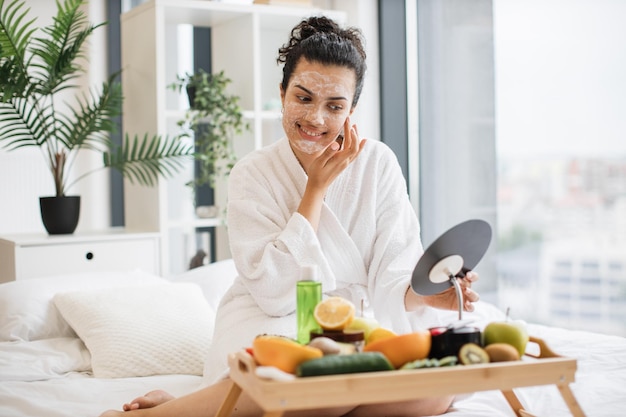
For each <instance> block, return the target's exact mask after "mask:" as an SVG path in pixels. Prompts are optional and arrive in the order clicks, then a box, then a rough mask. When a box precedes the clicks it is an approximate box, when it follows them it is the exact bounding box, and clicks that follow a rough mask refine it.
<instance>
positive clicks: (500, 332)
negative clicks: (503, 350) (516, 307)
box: [483, 320, 528, 357]
mask: <svg viewBox="0 0 626 417" xmlns="http://www.w3.org/2000/svg"><path fill="white" fill-rule="evenodd" d="M492 343H508V344H509V345H511V346H513V347H514V348H515V349H517V351H518V352H519V355H520V357H522V356H523V355H524V352H526V344H527V343H528V331H527V330H526V323H524V322H523V321H521V320H516V321H494V322H491V323H489V324H487V326H485V329H484V330H483V344H484V345H485V346H488V345H490V344H492Z"/></svg>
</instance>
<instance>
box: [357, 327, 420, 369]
mask: <svg viewBox="0 0 626 417" xmlns="http://www.w3.org/2000/svg"><path fill="white" fill-rule="evenodd" d="M430 345H431V336H430V332H429V331H428V330H418V331H416V332H413V333H406V334H401V335H397V336H392V337H388V338H384V339H379V340H377V341H375V342H370V343H368V344H366V345H365V347H364V348H363V352H380V353H382V354H383V355H385V356H386V357H387V359H389V362H391V364H392V365H393V366H394V367H395V368H396V369H398V368H400V367H401V366H402V365H404V364H405V363H407V362H411V361H414V360H417V359H424V358H427V357H428V353H429V352H430Z"/></svg>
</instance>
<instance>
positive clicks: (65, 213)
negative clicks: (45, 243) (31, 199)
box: [39, 196, 80, 235]
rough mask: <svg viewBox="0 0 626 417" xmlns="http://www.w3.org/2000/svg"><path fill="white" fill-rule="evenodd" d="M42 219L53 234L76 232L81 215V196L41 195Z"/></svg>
mask: <svg viewBox="0 0 626 417" xmlns="http://www.w3.org/2000/svg"><path fill="white" fill-rule="evenodd" d="M39 206H40V208H41V220H42V222H43V225H44V227H45V228H46V230H47V231H48V233H49V234H51V235H69V234H72V233H74V230H76V226H77V225H78V217H79V216H80V197H79V196H61V197H40V198H39Z"/></svg>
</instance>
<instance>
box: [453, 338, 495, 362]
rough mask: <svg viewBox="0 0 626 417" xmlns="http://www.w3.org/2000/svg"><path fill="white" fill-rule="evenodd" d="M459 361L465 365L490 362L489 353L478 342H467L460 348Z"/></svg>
mask: <svg viewBox="0 0 626 417" xmlns="http://www.w3.org/2000/svg"><path fill="white" fill-rule="evenodd" d="M459 361H461V363H462V364H463V365H474V364H478V363H489V355H488V354H487V352H486V351H485V349H483V348H481V347H480V346H478V345H477V344H476V343H466V344H464V345H463V346H461V349H459Z"/></svg>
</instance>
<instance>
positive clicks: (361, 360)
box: [296, 352, 394, 377]
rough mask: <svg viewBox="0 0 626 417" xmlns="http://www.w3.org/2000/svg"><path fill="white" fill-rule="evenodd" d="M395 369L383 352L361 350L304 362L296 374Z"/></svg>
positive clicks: (333, 373)
mask: <svg viewBox="0 0 626 417" xmlns="http://www.w3.org/2000/svg"><path fill="white" fill-rule="evenodd" d="M393 369H394V368H393V366H392V364H391V363H390V362H389V360H388V359H387V358H386V357H385V356H384V355H383V354H382V353H380V352H360V353H353V354H351V355H327V356H324V357H322V358H318V359H312V360H309V361H306V362H302V363H301V364H300V365H299V366H298V368H297V370H296V375H297V376H301V377H306V376H321V375H336V374H351V373H358V372H378V371H391V370H393Z"/></svg>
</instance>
